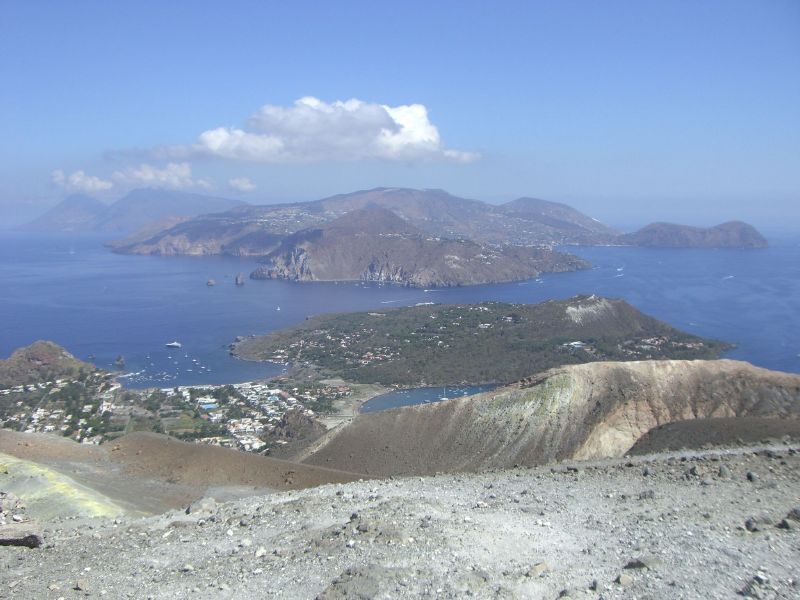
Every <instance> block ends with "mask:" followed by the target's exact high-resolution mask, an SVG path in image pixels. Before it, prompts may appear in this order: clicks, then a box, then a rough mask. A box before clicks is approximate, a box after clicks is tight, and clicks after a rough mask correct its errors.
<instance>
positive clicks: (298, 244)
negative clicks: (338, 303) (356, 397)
mask: <svg viewBox="0 0 800 600" xmlns="http://www.w3.org/2000/svg"><path fill="white" fill-rule="evenodd" d="M262 261H263V262H264V263H265V264H264V266H262V267H260V268H259V269H257V270H256V271H254V272H253V273H252V274H251V275H250V276H251V277H252V278H254V279H288V280H292V281H382V282H391V283H398V284H402V285H409V286H416V287H449V286H459V285H470V284H479V283H496V282H503V281H519V280H524V279H532V278H534V277H537V276H538V275H539V274H540V273H542V272H545V271H546V272H556V271H574V270H577V269H582V268H587V267H588V266H589V263H587V262H586V261H584V260H582V259H580V258H577V257H575V256H571V255H569V254H564V253H561V252H555V251H553V250H550V249H548V248H531V247H523V246H502V247H499V248H498V247H490V246H487V245H483V244H479V243H476V242H472V241H469V240H448V239H441V238H439V237H435V236H432V235H431V234H426V233H423V232H422V231H420V230H419V229H417V228H416V227H414V226H413V225H412V224H411V223H409V222H407V221H405V220H403V219H401V218H400V217H398V216H397V215H396V214H394V213H393V212H391V211H390V210H388V209H385V208H363V209H357V210H354V211H352V212H349V213H347V214H345V215H344V216H342V217H339V218H338V219H335V220H334V221H331V222H330V223H327V224H325V225H322V226H320V227H312V228H308V229H304V230H301V231H298V232H297V233H295V234H292V235H290V236H288V237H287V238H285V239H284V241H283V242H282V243H281V244H280V245H279V246H278V247H277V248H276V249H275V250H273V251H272V252H270V253H269V254H267V255H266V256H265V257H264V258H263V259H262Z"/></svg>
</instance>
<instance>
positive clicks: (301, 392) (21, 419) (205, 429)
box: [0, 372, 351, 453]
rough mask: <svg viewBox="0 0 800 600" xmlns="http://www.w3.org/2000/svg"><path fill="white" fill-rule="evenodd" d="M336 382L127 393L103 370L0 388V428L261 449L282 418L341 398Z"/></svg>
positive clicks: (270, 442) (325, 408)
mask: <svg viewBox="0 0 800 600" xmlns="http://www.w3.org/2000/svg"><path fill="white" fill-rule="evenodd" d="M350 394H351V389H350V387H348V386H344V385H327V384H323V383H318V382H315V383H312V384H308V383H306V384H297V383H293V382H290V381H289V380H288V379H286V378H281V379H279V380H271V381H265V382H244V383H237V384H229V385H196V386H178V387H175V388H163V389H149V390H129V389H125V388H123V387H122V386H121V385H120V384H119V383H117V382H116V381H115V380H114V379H113V377H111V375H110V374H106V373H100V372H98V373H92V374H90V375H88V376H86V377H84V378H83V379H77V378H76V379H54V380H52V381H43V382H39V383H34V384H26V385H17V386H13V387H10V388H6V389H1V390H0V396H6V397H7V398H8V402H7V403H6V404H5V405H6V406H7V407H8V408H7V409H6V410H5V411H4V413H3V414H0V426H2V427H5V428H9V429H14V430H17V431H22V432H26V433H52V434H56V435H63V436H66V437H70V438H72V439H75V440H76V441H79V442H81V443H84V444H101V443H103V442H105V441H108V440H112V439H114V438H116V437H119V436H121V435H124V434H126V433H130V432H132V431H153V432H157V433H167V434H169V435H173V436H175V437H178V438H180V439H183V440H187V441H194V442H197V443H202V444H211V445H216V446H222V447H227V448H235V449H237V450H242V451H245V452H257V453H263V452H268V451H269V448H270V447H271V446H274V445H282V444H286V443H287V442H286V441H285V440H283V439H280V435H275V432H276V430H278V429H280V424H281V422H282V420H283V419H284V417H285V415H286V414H287V413H288V412H290V411H292V412H294V413H296V415H299V416H302V417H306V418H308V419H313V418H314V416H315V415H317V414H320V413H325V412H329V411H330V410H331V407H332V403H333V401H335V400H337V399H339V398H343V397H346V396H349V395H350Z"/></svg>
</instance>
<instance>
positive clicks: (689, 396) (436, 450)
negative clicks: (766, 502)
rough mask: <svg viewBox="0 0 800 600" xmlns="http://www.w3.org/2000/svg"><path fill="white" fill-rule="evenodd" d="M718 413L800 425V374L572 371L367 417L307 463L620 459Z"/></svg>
mask: <svg viewBox="0 0 800 600" xmlns="http://www.w3.org/2000/svg"><path fill="white" fill-rule="evenodd" d="M715 417H771V418H781V419H798V418H799V417H800V376H797V375H790V374H787V373H779V372H775V371H768V370H766V369H761V368H757V367H754V366H752V365H750V364H748V363H744V362H739V361H731V360H719V361H642V362H623V363H615V362H605V363H589V364H583V365H571V366H567V367H561V368H557V369H552V370H550V371H547V372H545V373H542V374H539V375H535V376H533V377H531V378H528V379H526V380H523V381H522V382H520V384H518V385H515V386H509V387H506V388H503V389H498V390H494V391H492V392H487V393H484V394H480V395H477V396H472V397H469V398H464V399H455V400H448V401H442V402H437V403H435V404H427V405H419V406H411V407H404V408H400V409H394V410H387V411H381V412H375V413H365V414H361V415H359V416H358V417H356V418H355V419H354V420H353V421H352V422H350V423H349V424H347V425H345V426H343V427H341V428H339V429H337V430H333V431H332V432H330V433H329V434H328V435H327V436H326V437H324V438H322V439H321V440H320V441H319V442H318V443H317V444H316V446H314V447H313V448H311V449H310V450H307V451H306V452H307V454H306V457H305V458H304V462H305V463H307V464H311V465H319V466H326V467H329V468H334V469H341V470H347V471H351V472H358V473H364V474H366V475H369V476H390V475H412V474H413V475H420V474H425V475H429V474H433V473H437V472H454V471H480V470H484V469H491V468H508V467H511V466H513V465H535V464H543V463H546V462H548V461H552V460H562V459H568V458H571V459H591V458H600V457H615V456H622V455H624V454H625V453H627V452H628V451H629V450H630V449H631V447H632V446H633V445H634V444H635V443H636V442H637V440H639V439H640V438H641V437H642V436H643V435H645V434H646V433H647V432H648V431H650V430H651V429H653V428H655V427H658V426H660V425H664V424H667V423H671V422H673V421H683V420H687V419H713V418H715Z"/></svg>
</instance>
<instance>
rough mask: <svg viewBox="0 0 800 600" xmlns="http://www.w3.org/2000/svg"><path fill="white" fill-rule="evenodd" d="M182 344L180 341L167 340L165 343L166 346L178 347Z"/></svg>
mask: <svg viewBox="0 0 800 600" xmlns="http://www.w3.org/2000/svg"><path fill="white" fill-rule="evenodd" d="M182 345H183V344H181V343H180V342H169V343H167V344H165V346H166V347H167V348H180V347H181V346H182Z"/></svg>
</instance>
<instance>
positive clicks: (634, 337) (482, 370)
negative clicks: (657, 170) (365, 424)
mask: <svg viewBox="0 0 800 600" xmlns="http://www.w3.org/2000/svg"><path fill="white" fill-rule="evenodd" d="M728 347H729V346H728V345H727V344H724V343H722V342H717V341H714V340H705V339H702V338H699V337H696V336H693V335H690V334H687V333H684V332H681V331H679V330H677V329H675V328H673V327H670V326H669V325H666V324H665V323H662V322H660V321H658V320H656V319H654V318H652V317H649V316H647V315H644V314H642V313H641V312H639V311H638V310H636V309H635V308H633V307H632V306H630V305H629V304H627V303H625V302H624V301H622V300H607V299H604V298H598V297H595V296H590V297H585V296H584V297H576V298H572V299H570V300H565V301H550V302H544V303H542V304H505V303H498V302H487V303H482V304H475V305H423V306H415V307H407V308H399V309H394V310H387V311H381V312H358V313H346V314H334V315H322V316H318V317H313V318H311V319H308V320H307V321H306V322H305V323H304V324H302V325H301V326H299V327H295V328H292V329H288V330H285V331H281V332H276V333H273V334H270V335H267V336H264V337H259V338H251V339H248V340H245V341H243V342H241V343H240V344H238V345H237V347H236V353H237V354H238V355H240V356H242V357H243V358H248V359H256V360H276V361H291V362H294V363H296V364H298V365H301V366H306V365H308V366H315V367H316V368H317V369H319V370H320V371H321V372H322V373H323V374H325V375H333V376H338V377H341V378H342V379H345V380H349V381H355V382H360V383H381V384H384V385H391V384H395V385H406V386H417V385H426V384H427V385H442V384H454V383H483V382H501V383H505V382H511V381H516V380H519V379H522V378H523V377H527V376H529V375H531V374H534V373H537V372H540V371H543V370H545V369H548V368H551V367H555V366H559V365H564V364H577V363H585V362H594V361H605V360H645V359H663V358H674V359H698V358H716V357H717V356H719V354H720V353H721V352H722V351H724V350H725V349H727V348H728Z"/></svg>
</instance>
